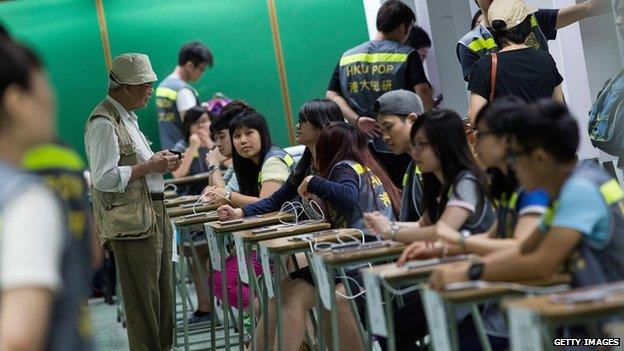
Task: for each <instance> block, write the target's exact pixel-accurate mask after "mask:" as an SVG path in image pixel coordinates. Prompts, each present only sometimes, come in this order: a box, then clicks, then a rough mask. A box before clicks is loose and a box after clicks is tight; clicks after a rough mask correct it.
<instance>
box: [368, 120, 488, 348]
mask: <svg viewBox="0 0 624 351" xmlns="http://www.w3.org/2000/svg"><path fill="white" fill-rule="evenodd" d="M410 138H411V141H412V146H413V148H414V150H413V157H414V160H415V161H416V165H417V166H418V168H419V169H420V170H421V171H422V178H423V187H422V188H423V201H422V205H423V206H422V209H423V215H422V217H421V218H420V219H419V220H418V221H417V222H392V221H391V220H390V219H387V218H385V217H384V216H382V215H381V214H380V213H378V212H373V213H367V214H365V215H364V219H365V223H366V226H367V227H368V228H369V230H370V231H371V232H374V233H379V234H380V235H381V236H382V237H383V238H385V239H392V240H396V241H402V242H406V243H412V242H416V243H415V244H411V245H410V246H408V247H407V248H406V250H410V249H412V247H413V246H419V247H420V245H421V243H420V242H419V241H434V240H435V239H436V223H438V222H443V223H445V224H447V225H448V226H450V227H451V228H454V229H461V230H468V231H470V232H473V233H481V232H485V231H487V230H488V229H489V228H490V227H491V226H492V225H493V224H494V222H495V221H496V215H495V213H494V210H493V208H492V205H491V202H490V199H489V189H488V182H487V177H486V175H485V172H484V171H483V170H481V168H480V167H479V166H478V165H477V162H476V160H475V159H474V156H473V154H472V152H471V150H470V148H469V146H468V142H467V140H466V136H465V133H464V127H463V123H462V120H461V118H460V117H459V115H457V114H456V113H455V112H452V111H449V110H439V111H433V112H430V113H425V114H424V115H422V116H419V117H418V119H417V120H416V121H415V122H414V125H413V126H412V130H411V133H410ZM422 316H423V312H422V305H421V304H420V298H419V297H418V296H413V297H411V298H410V299H408V300H407V302H406V306H405V307H403V308H401V309H399V310H398V311H397V312H396V313H395V323H394V325H395V326H396V329H395V333H396V341H397V349H398V350H411V349H413V348H414V343H415V342H416V341H417V340H419V339H421V338H422V337H423V336H424V335H425V334H426V333H427V327H426V321H425V319H424V318H423V317H422Z"/></svg>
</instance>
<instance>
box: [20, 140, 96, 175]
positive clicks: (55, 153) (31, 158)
mask: <svg viewBox="0 0 624 351" xmlns="http://www.w3.org/2000/svg"><path fill="white" fill-rule="evenodd" d="M22 167H23V168H25V169H28V170H31V171H39V170H43V169H54V168H57V169H58V168H62V169H66V170H72V171H82V170H84V169H85V164H84V162H83V160H82V158H80V156H79V155H78V154H77V153H76V152H75V151H73V150H71V149H68V148H66V147H63V146H59V145H54V144H44V145H40V146H37V147H35V148H34V149H31V150H30V151H29V152H28V153H27V154H26V156H25V157H24V159H23V160H22Z"/></svg>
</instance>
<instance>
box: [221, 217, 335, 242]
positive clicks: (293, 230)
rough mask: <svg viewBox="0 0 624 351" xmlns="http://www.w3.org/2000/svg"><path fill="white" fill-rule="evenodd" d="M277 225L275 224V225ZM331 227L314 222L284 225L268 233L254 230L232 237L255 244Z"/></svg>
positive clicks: (240, 232)
mask: <svg viewBox="0 0 624 351" xmlns="http://www.w3.org/2000/svg"><path fill="white" fill-rule="evenodd" d="M276 225H277V224H276ZM330 227H331V225H330V224H329V223H327V222H315V223H306V224H298V225H285V226H284V227H281V228H279V229H277V230H272V231H269V232H263V233H254V232H253V231H254V230H255V229H260V228H255V229H249V230H243V231H239V232H235V233H232V235H235V236H240V237H242V238H243V239H244V240H245V241H248V242H257V241H263V240H269V239H275V238H281V237H287V236H293V235H297V234H303V233H309V232H314V231H319V230H325V229H329V228H330Z"/></svg>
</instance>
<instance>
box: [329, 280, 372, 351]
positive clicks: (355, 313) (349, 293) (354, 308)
mask: <svg viewBox="0 0 624 351" xmlns="http://www.w3.org/2000/svg"><path fill="white" fill-rule="evenodd" d="M337 271H338V273H339V274H340V275H341V276H342V278H341V280H342V285H343V286H344V289H345V292H346V293H347V294H346V295H347V296H353V291H352V290H351V285H349V279H347V278H346V277H347V274H346V272H345V270H344V268H340V269H338V270H337ZM349 305H350V306H351V311H352V312H353V317H354V318H355V323H356V324H357V327H358V332H359V333H360V337H361V338H362V345H364V348H365V349H366V350H370V349H371V340H370V338H369V336H368V333H366V330H364V326H363V325H362V319H361V318H360V312H359V311H358V308H357V305H356V304H355V299H349ZM336 308H338V306H336Z"/></svg>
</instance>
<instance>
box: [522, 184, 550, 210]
mask: <svg viewBox="0 0 624 351" xmlns="http://www.w3.org/2000/svg"><path fill="white" fill-rule="evenodd" d="M549 203H550V199H549V197H548V193H547V192H546V191H545V190H543V189H538V190H534V191H526V190H525V191H522V192H521V193H520V196H519V198H518V204H517V205H516V211H518V216H522V215H524V214H527V213H539V214H543V213H544V212H546V208H547V207H548V204H549Z"/></svg>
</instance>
